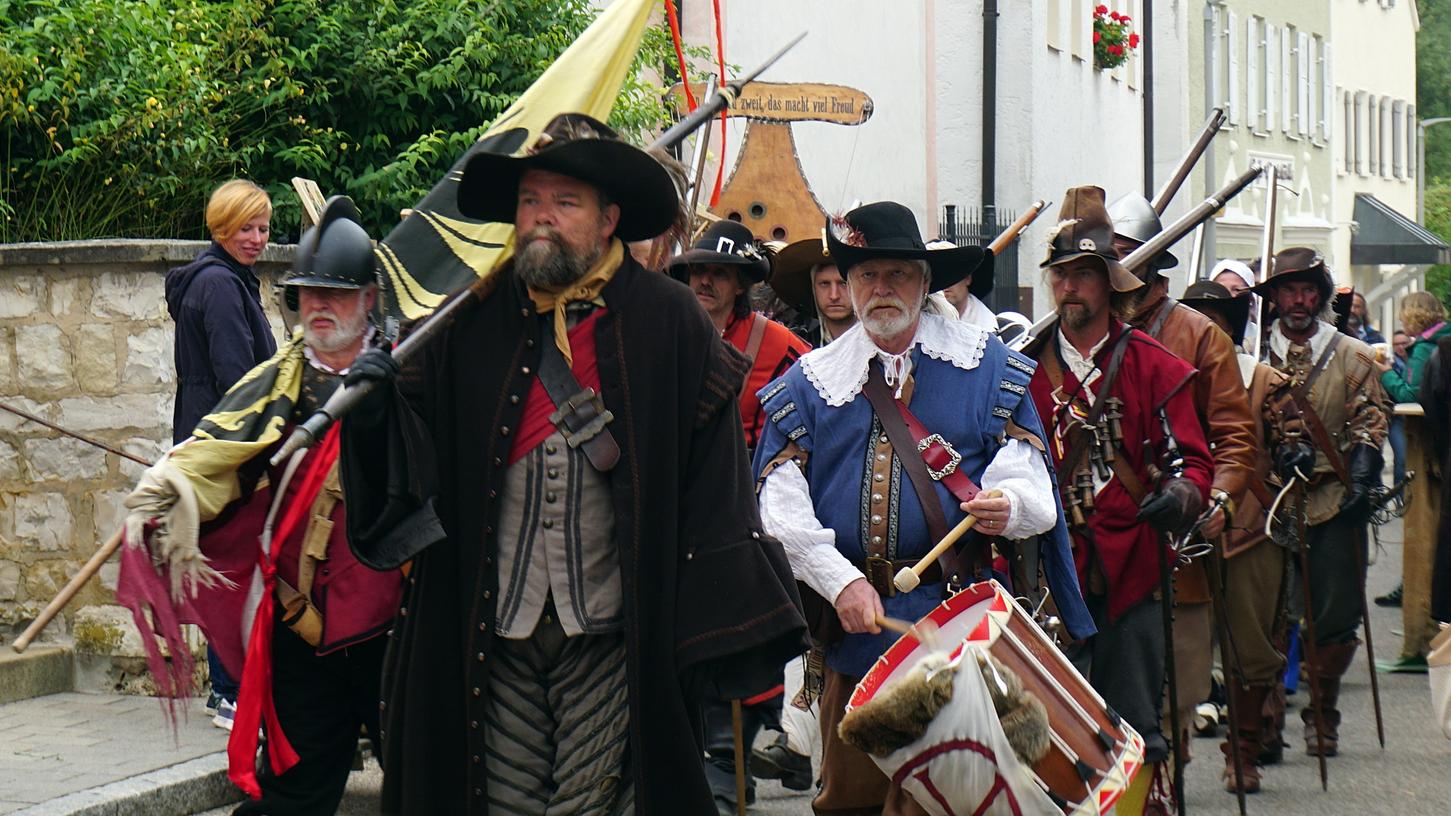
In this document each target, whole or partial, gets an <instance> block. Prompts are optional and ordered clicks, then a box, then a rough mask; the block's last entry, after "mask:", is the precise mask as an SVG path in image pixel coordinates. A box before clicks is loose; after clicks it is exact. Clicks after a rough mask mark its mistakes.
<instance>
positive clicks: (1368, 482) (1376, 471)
mask: <svg viewBox="0 0 1451 816" xmlns="http://www.w3.org/2000/svg"><path fill="white" fill-rule="evenodd" d="M1348 466H1349V468H1350V486H1349V487H1347V488H1346V490H1345V495H1344V496H1343V497H1342V498H1341V499H1340V515H1342V516H1344V517H1345V519H1346V520H1347V521H1350V522H1351V523H1352V524H1364V523H1365V522H1366V521H1369V520H1370V511H1371V506H1370V505H1371V497H1372V496H1373V495H1374V493H1375V492H1376V490H1377V488H1379V487H1381V481H1380V473H1381V469H1382V468H1383V467H1384V466H1385V459H1384V457H1382V456H1381V452H1380V450H1379V449H1378V448H1373V447H1371V446H1370V445H1364V444H1357V445H1354V446H1353V447H1351V449H1350V459H1349V463H1348Z"/></svg>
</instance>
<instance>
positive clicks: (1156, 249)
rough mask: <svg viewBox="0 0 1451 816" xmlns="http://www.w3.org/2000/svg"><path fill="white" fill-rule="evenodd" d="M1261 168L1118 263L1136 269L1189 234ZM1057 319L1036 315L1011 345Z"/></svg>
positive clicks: (1019, 346) (1035, 334)
mask: <svg viewBox="0 0 1451 816" xmlns="http://www.w3.org/2000/svg"><path fill="white" fill-rule="evenodd" d="M1260 172H1261V169H1260V168H1258V167H1255V168H1251V169H1249V170H1246V171H1244V172H1243V173H1241V174H1240V175H1239V176H1237V177H1235V179H1234V180H1233V181H1231V182H1230V183H1228V184H1226V185H1224V187H1222V188H1220V189H1219V190H1216V191H1215V193H1214V194H1213V195H1211V196H1209V197H1208V198H1206V199H1204V200H1203V201H1201V202H1200V203H1199V205H1198V206H1196V207H1195V208H1194V209H1192V210H1190V211H1189V212H1187V213H1184V215H1182V216H1180V217H1179V220H1177V221H1175V222H1174V223H1172V224H1170V225H1169V226H1167V227H1164V229H1162V230H1160V232H1159V234H1158V235H1155V236H1154V237H1153V238H1150V239H1149V240H1148V241H1145V242H1144V243H1143V244H1142V245H1141V246H1139V248H1138V249H1135V250H1134V251H1133V252H1130V253H1129V254H1128V256H1127V257H1125V258H1124V259H1123V260H1121V261H1119V263H1120V264H1121V265H1122V266H1123V267H1124V268H1125V269H1127V270H1128V271H1130V272H1133V271H1134V270H1135V269H1138V268H1139V267H1141V266H1143V265H1144V264H1146V263H1148V262H1149V261H1150V260H1152V259H1153V258H1156V257H1158V255H1159V253H1160V252H1163V251H1164V250H1166V249H1168V248H1169V247H1170V246H1172V245H1173V244H1174V243H1175V242H1176V241H1178V240H1179V239H1180V238H1183V237H1184V236H1185V235H1188V234H1189V233H1190V232H1191V231H1192V230H1194V229H1195V228H1196V227H1198V226H1199V225H1200V224H1202V223H1204V222H1205V221H1208V220H1209V219H1210V218H1213V217H1214V215H1215V213H1217V212H1219V211H1220V210H1221V209H1223V208H1224V205H1225V204H1226V203H1228V202H1229V200H1230V199H1232V198H1234V197H1235V196H1237V195H1239V194H1240V193H1241V192H1243V191H1244V189H1245V188H1246V187H1248V186H1249V185H1250V184H1251V183H1253V182H1254V180H1255V179H1256V178H1258V177H1259V175H1260ZM1057 319H1058V314H1057V313H1056V312H1049V313H1048V314H1046V315H1043V317H1041V318H1039V319H1038V320H1037V322H1035V323H1034V324H1033V327H1032V328H1031V329H1029V330H1028V331H1026V332H1023V333H1022V334H1021V335H1019V336H1018V337H1017V338H1016V339H1015V340H1016V341H1015V343H1014V345H1013V347H1012V348H1013V349H1014V350H1020V349H1022V348H1024V347H1026V346H1027V345H1028V344H1030V343H1032V342H1033V340H1035V339H1036V338H1037V337H1038V336H1039V335H1041V334H1042V333H1043V332H1044V331H1046V330H1047V329H1048V328H1049V327H1050V326H1052V325H1053V321H1055V320H1057Z"/></svg>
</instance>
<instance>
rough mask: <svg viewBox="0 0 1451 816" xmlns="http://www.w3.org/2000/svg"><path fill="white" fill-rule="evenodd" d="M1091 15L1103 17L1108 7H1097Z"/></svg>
mask: <svg viewBox="0 0 1451 816" xmlns="http://www.w3.org/2000/svg"><path fill="white" fill-rule="evenodd" d="M1093 13H1094V14H1095V15H1096V16H1099V17H1102V16H1103V15H1105V14H1107V13H1108V6H1098V7H1097V8H1095V9H1094V10H1093Z"/></svg>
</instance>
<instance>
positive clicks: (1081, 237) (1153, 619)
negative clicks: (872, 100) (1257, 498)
mask: <svg viewBox="0 0 1451 816" xmlns="http://www.w3.org/2000/svg"><path fill="white" fill-rule="evenodd" d="M1113 235H1114V230H1113V223H1112V222H1111V221H1110V220H1109V217H1108V212H1107V210H1106V209H1105V208H1104V206H1103V190H1101V189H1100V188H1098V187H1077V188H1074V189H1071V190H1069V191H1068V193H1067V195H1066V196H1065V197H1064V202H1063V210H1062V213H1061V215H1060V216H1059V223H1058V226H1057V227H1056V228H1055V229H1054V231H1053V233H1052V239H1051V243H1050V246H1049V253H1048V257H1047V258H1046V259H1045V260H1044V261H1043V264H1042V266H1043V267H1045V268H1046V269H1047V280H1048V283H1049V284H1050V285H1051V286H1052V289H1053V302H1054V304H1055V306H1056V308H1057V310H1058V320H1057V322H1056V324H1055V326H1054V328H1052V329H1050V330H1048V331H1046V332H1044V333H1043V335H1042V336H1040V337H1039V339H1038V340H1036V341H1035V342H1034V343H1032V344H1030V345H1029V346H1028V348H1027V349H1026V352H1027V353H1028V355H1029V356H1030V357H1034V358H1036V359H1037V360H1038V368H1037V371H1036V372H1035V373H1034V375H1033V378H1032V382H1031V384H1030V391H1031V393H1032V397H1033V402H1034V404H1035V405H1036V407H1037V409H1038V414H1039V415H1040V416H1042V417H1044V419H1045V424H1046V425H1047V426H1048V428H1049V437H1050V440H1051V441H1050V442H1049V450H1050V452H1051V454H1052V457H1053V463H1054V466H1055V468H1056V472H1057V474H1058V479H1059V487H1060V488H1061V489H1062V491H1063V503H1064V505H1065V506H1067V507H1068V508H1069V514H1070V519H1071V523H1072V529H1073V554H1074V560H1075V562H1076V564H1077V566H1078V580H1079V582H1080V583H1081V584H1082V586H1083V588H1084V594H1085V598H1086V600H1087V604H1088V608H1089V609H1090V610H1091V611H1092V613H1093V619H1094V623H1095V625H1096V627H1097V629H1098V634H1097V635H1095V636H1094V637H1093V638H1091V639H1089V640H1087V641H1085V642H1083V643H1080V644H1075V646H1074V647H1072V648H1070V649H1069V657H1070V658H1071V659H1072V660H1073V662H1074V663H1075V665H1077V666H1078V669H1079V671H1080V672H1082V673H1083V675H1084V676H1085V677H1087V678H1088V679H1089V682H1091V683H1092V684H1093V686H1094V688H1096V689H1098V691H1099V693H1100V694H1102V695H1103V696H1104V699H1105V700H1106V702H1107V703H1108V704H1109V705H1110V706H1111V707H1112V708H1113V709H1114V710H1115V711H1117V712H1118V713H1119V714H1121V715H1122V716H1123V717H1124V719H1126V720H1128V722H1129V724H1130V725H1132V726H1133V727H1134V729H1135V730H1137V731H1138V732H1139V733H1140V734H1141V735H1143V737H1144V742H1145V759H1146V761H1148V762H1162V761H1163V760H1165V759H1166V758H1167V757H1168V747H1167V745H1166V744H1165V741H1164V738H1163V736H1162V735H1161V734H1160V733H1159V712H1160V701H1161V700H1162V692H1163V686H1164V667H1165V663H1164V660H1165V658H1164V650H1165V642H1164V641H1165V628H1166V627H1165V625H1164V618H1163V616H1162V609H1161V606H1160V604H1161V602H1162V600H1161V598H1160V597H1159V595H1158V592H1157V590H1159V589H1160V588H1161V586H1162V584H1163V583H1165V582H1163V581H1162V580H1161V578H1162V576H1164V575H1165V574H1167V568H1169V567H1172V566H1173V560H1174V559H1175V558H1176V556H1175V554H1174V553H1173V552H1172V551H1171V552H1165V550H1166V549H1167V548H1166V547H1164V539H1163V534H1164V533H1172V532H1180V531H1183V530H1184V529H1185V528H1187V527H1188V526H1189V525H1191V524H1193V522H1194V520H1195V519H1196V518H1197V517H1198V515H1199V513H1200V511H1201V510H1202V509H1203V507H1204V503H1205V499H1206V496H1207V495H1208V492H1209V484H1210V478H1211V476H1212V474H1213V470H1214V463H1213V461H1212V460H1211V459H1210V455H1209V446H1208V444H1207V443H1206V442H1205V440H1204V431H1203V430H1202V429H1201V427H1200V424H1199V419H1198V415H1197V413H1196V411H1195V408H1194V401H1193V397H1192V395H1191V391H1190V390H1189V385H1190V382H1191V379H1192V377H1193V376H1194V369H1193V368H1191V367H1190V366H1189V364H1188V363H1185V362H1184V361H1183V360H1180V359H1179V358H1177V357H1175V356H1174V355H1173V354H1171V353H1169V351H1168V350H1167V349H1165V348H1164V347H1163V346H1161V345H1159V344H1158V343H1157V342H1155V341H1154V340H1152V339H1150V338H1149V337H1148V336H1147V335H1145V334H1143V333H1141V332H1139V331H1138V330H1136V329H1133V328H1131V327H1129V326H1127V325H1125V323H1124V322H1123V318H1124V317H1125V316H1126V315H1127V310H1128V308H1129V307H1130V306H1131V304H1132V300H1133V293H1134V292H1136V291H1137V290H1139V289H1140V288H1142V287H1143V285H1144V284H1143V282H1142V281H1141V280H1139V279H1138V278H1136V277H1134V275H1133V274H1132V273H1130V272H1129V271H1128V270H1127V269H1125V268H1124V267H1123V266H1122V265H1121V264H1119V262H1118V252H1117V251H1115V249H1114V245H1113ZM1058 601H1059V603H1060V604H1061V603H1062V596H1061V595H1060V596H1059V598H1058ZM1152 776H1154V774H1147V773H1141V774H1140V779H1142V780H1145V782H1146V783H1147V780H1149V779H1150V778H1151V777H1152ZM1136 788H1138V784H1137V783H1136ZM1120 807H1121V808H1122V807H1123V806H1122V805H1120ZM1120 812H1135V813H1136V812H1137V810H1133V809H1129V810H1120Z"/></svg>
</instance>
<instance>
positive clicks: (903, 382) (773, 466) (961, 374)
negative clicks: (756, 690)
mask: <svg viewBox="0 0 1451 816" xmlns="http://www.w3.org/2000/svg"><path fill="white" fill-rule="evenodd" d="M827 241H828V248H829V251H830V254H831V257H832V258H834V259H835V260H836V262H837V264H838V266H839V267H840V268H841V270H842V272H843V273H844V274H845V275H846V279H847V283H848V286H849V288H850V291H851V300H852V305H853V307H854V309H855V311H856V313H857V315H858V318H859V321H860V322H859V323H858V324H857V325H856V326H855V327H853V328H852V329H851V330H849V331H847V332H846V333H845V334H844V335H842V336H841V337H840V338H838V339H837V340H836V341H835V342H833V343H832V344H831V345H829V346H825V347H823V348H820V349H816V350H814V351H811V352H809V353H807V354H806V355H805V356H803V357H802V358H801V359H800V360H798V361H797V362H796V364H795V365H793V366H792V367H791V369H790V370H789V371H788V372H787V373H786V374H785V376H783V377H781V378H780V379H778V380H776V381H775V382H773V383H771V384H770V385H768V386H766V388H764V389H762V391H761V392H760V397H761V402H762V404H763V405H764V406H765V416H766V418H767V422H766V426H765V428H764V429H763V431H762V435H761V440H760V443H759V444H758V446H757V449H756V458H755V470H756V474H757V479H758V485H759V490H760V501H761V515H762V521H763V524H764V525H765V527H766V530H767V532H769V533H770V534H771V535H774V536H777V537H778V538H780V540H781V542H782V544H783V545H784V546H785V548H786V553H787V557H788V558H789V559H790V561H791V567H792V570H793V572H794V573H795V574H796V577H797V578H798V579H799V580H800V581H801V582H803V584H804V585H805V586H806V587H808V588H810V589H811V590H812V591H813V592H814V593H815V595H816V596H819V597H817V598H815V599H810V598H809V599H808V601H807V603H808V606H811V605H812V604H811V600H816V601H817V602H818V603H817V604H815V605H816V606H819V607H821V608H822V613H823V614H822V615H821V616H820V617H819V618H818V619H817V620H815V621H811V622H812V623H814V624H816V628H815V631H814V634H815V636H816V638H817V640H818V642H821V643H823V644H824V645H825V670H824V675H825V676H824V681H825V682H824V690H823V694H822V699H821V727H822V739H823V749H822V782H823V786H822V789H821V792H820V793H819V794H818V795H817V797H816V799H815V801H814V802H813V803H812V804H813V807H814V808H815V810H816V812H817V813H857V812H874V811H875V810H877V809H881V808H883V807H885V811H884V812H886V813H889V814H898V813H921V812H922V811H921V810H920V808H919V807H918V806H917V805H916V804H915V803H914V802H913V801H912V800H911V799H910V798H909V797H908V796H907V795H906V794H905V793H904V792H903V791H902V790H901V788H900V787H898V786H896V785H894V784H892V783H891V782H890V781H889V780H888V779H887V778H886V777H885V776H884V775H883V774H882V772H881V771H879V770H878V769H877V766H876V765H875V764H873V762H872V761H871V759H870V758H869V757H868V756H867V755H866V754H865V753H863V752H862V751H860V750H858V749H856V748H854V747H851V746H849V745H847V744H846V743H844V742H842V740H841V739H840V738H839V736H838V734H837V723H838V722H839V721H840V719H841V716H842V711H843V707H844V705H845V704H846V702H847V700H848V698H849V697H850V695H851V693H852V690H853V688H854V687H855V685H856V684H857V682H858V681H859V680H860V679H861V677H862V675H864V674H866V672H867V670H868V669H870V668H871V666H872V664H873V662H875V661H876V660H877V658H878V657H879V656H880V655H881V654H882V653H883V652H884V651H885V650H886V649H887V648H888V647H889V646H890V645H891V644H892V642H893V641H894V640H895V638H896V635H895V634H893V633H889V632H884V631H883V630H882V629H881V627H880V626H879V623H878V621H879V620H881V619H882V618H883V616H884V615H885V616H890V617H893V618H899V619H905V620H917V619H918V618H921V617H922V616H923V615H925V614H927V613H928V612H929V611H931V610H932V609H933V608H934V607H935V606H937V604H938V603H939V602H940V601H941V600H942V598H943V596H944V594H945V593H946V592H948V591H949V589H950V588H954V587H956V586H960V585H961V583H962V582H963V581H964V580H967V579H970V578H972V577H973V576H981V575H985V573H986V566H987V564H988V563H989V561H990V548H989V542H990V541H991V540H992V539H994V538H998V537H1001V538H1006V539H1025V538H1030V537H1033V536H1036V535H1039V534H1043V533H1048V532H1050V531H1051V532H1054V533H1057V535H1054V536H1052V537H1051V538H1050V539H1047V543H1045V544H1044V545H1043V547H1042V553H1043V555H1042V558H1043V564H1044V568H1045V572H1046V575H1047V580H1048V585H1049V588H1050V589H1051V590H1052V592H1053V596H1054V597H1055V598H1056V600H1057V602H1058V607H1059V615H1060V617H1061V619H1062V620H1063V622H1064V624H1065V626H1066V627H1067V629H1068V633H1069V635H1070V636H1071V637H1074V638H1082V637H1086V636H1088V635H1089V634H1091V633H1092V625H1091V623H1090V622H1089V619H1088V615H1087V612H1086V610H1085V609H1084V607H1083V605H1082V598H1081V596H1080V593H1079V590H1078V584H1077V581H1076V578H1075V574H1074V570H1073V566H1072V562H1071V560H1070V555H1069V552H1068V546H1067V536H1066V529H1065V528H1064V525H1063V521H1062V511H1061V509H1060V507H1059V506H1058V504H1057V503H1056V501H1054V495H1055V492H1054V490H1053V482H1052V476H1051V474H1050V472H1049V469H1048V466H1047V460H1046V457H1045V455H1044V449H1045V441H1044V437H1043V433H1042V430H1041V426H1040V423H1039V421H1038V415H1037V412H1036V411H1035V410H1034V407H1033V404H1032V402H1031V401H1030V400H1028V399H1025V396H1026V394H1027V384H1028V381H1029V379H1030V377H1031V376H1032V373H1033V365H1032V363H1030V362H1028V361H1027V360H1026V359H1024V358H1023V357H1021V356H1020V355H1018V354H1016V353H1014V352H1011V351H1009V350H1008V349H1007V347H1006V346H1004V345H1003V344H1002V343H1001V342H999V341H998V340H997V338H996V337H995V336H993V335H992V334H991V333H988V332H985V331H983V330H982V329H979V328H977V327H976V326H973V325H971V324H969V323H966V322H962V321H949V320H946V319H944V318H941V317H937V316H935V315H930V314H923V313H922V304H923V302H924V301H925V300H926V298H927V295H928V294H929V293H930V292H934V291H937V290H939V289H942V288H944V287H946V286H950V285H952V284H953V283H955V282H956V281H957V280H958V279H959V278H961V277H962V276H963V275H965V274H967V273H968V272H973V273H975V274H977V275H990V274H991V272H992V270H991V260H992V256H991V255H990V254H988V253H985V252H984V251H983V250H982V249H981V248H979V247H963V248H960V249H955V250H938V251H929V250H927V249H926V247H925V246H924V245H923V242H922V238H921V234H920V232H919V231H918V229H917V224H916V219H915V218H914V216H913V215H912V213H911V211H910V210H908V209H907V208H906V207H904V206H902V205H900V204H896V203H892V202H881V203H876V204H868V205H866V206H863V207H860V208H858V209H856V210H853V211H852V212H850V213H847V215H846V216H845V217H843V218H834V219H832V220H831V222H829V223H828V228H827ZM977 484H981V485H982V486H983V487H984V488H987V489H991V490H992V491H994V492H991V493H983V494H978V490H977V486H976V485H977ZM990 496H991V497H990ZM969 513H971V514H973V515H974V516H976V517H977V519H978V525H977V530H976V531H975V532H974V533H973V534H972V535H971V537H970V538H968V539H967V541H968V544H967V546H966V547H965V548H964V549H963V550H962V552H961V553H960V556H961V557H960V559H959V553H956V552H953V551H951V550H949V552H948V554H947V555H946V556H944V557H943V558H942V559H941V560H939V561H937V562H935V563H933V564H932V565H931V566H929V567H928V568H927V569H926V570H924V571H923V572H922V574H921V576H920V578H921V581H920V584H919V586H918V587H917V588H916V589H914V590H912V591H910V592H899V591H897V589H896V588H895V587H894V586H893V581H892V579H893V576H894V574H895V573H896V572H897V571H898V570H899V569H900V568H902V567H903V566H906V565H913V564H915V563H916V562H917V560H918V559H919V558H920V557H921V556H923V555H924V554H926V553H927V552H928V551H929V550H930V549H931V548H932V546H933V544H935V543H936V542H937V541H938V540H940V539H941V538H942V536H943V535H944V534H945V531H946V529H947V528H948V527H949V526H950V525H953V524H956V523H957V522H959V521H961V520H962V519H963V518H964V517H965V515H966V514H969ZM808 594H809V593H808ZM823 599H824V602H823ZM811 617H812V615H811V613H810V612H808V618H811Z"/></svg>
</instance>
